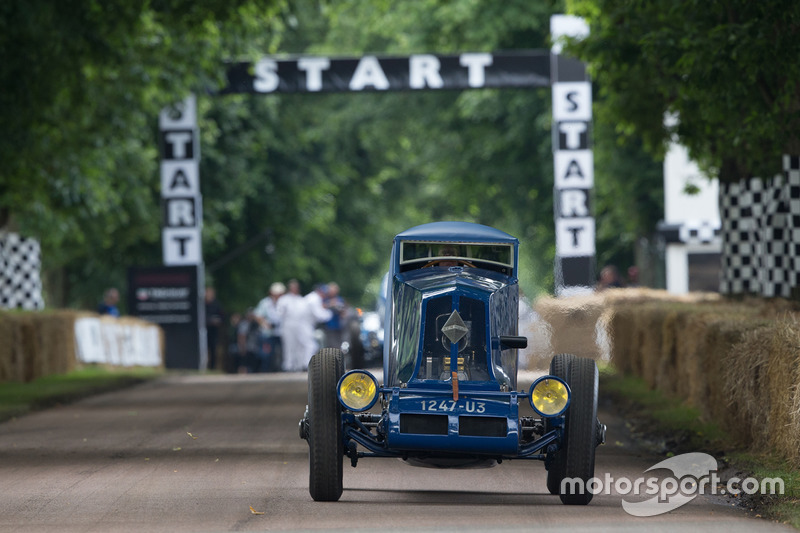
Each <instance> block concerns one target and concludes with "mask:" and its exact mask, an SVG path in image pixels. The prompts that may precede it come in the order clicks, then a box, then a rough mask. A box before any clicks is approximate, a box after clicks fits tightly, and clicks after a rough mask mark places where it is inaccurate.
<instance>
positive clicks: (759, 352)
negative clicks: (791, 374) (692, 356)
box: [724, 327, 774, 447]
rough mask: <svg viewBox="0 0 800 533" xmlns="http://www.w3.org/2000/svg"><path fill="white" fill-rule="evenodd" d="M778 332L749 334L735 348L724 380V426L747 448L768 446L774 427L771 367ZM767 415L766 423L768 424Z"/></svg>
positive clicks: (764, 329)
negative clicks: (772, 352)
mask: <svg viewBox="0 0 800 533" xmlns="http://www.w3.org/2000/svg"><path fill="white" fill-rule="evenodd" d="M773 334H774V328H771V327H760V328H757V329H754V330H751V331H747V332H745V333H744V334H743V335H742V338H741V340H740V341H739V342H738V343H736V344H735V345H733V346H732V347H731V350H730V352H729V354H728V357H727V361H726V365H725V369H724V380H725V383H726V387H727V401H728V403H727V405H728V411H727V417H726V420H725V421H724V426H725V427H726V428H727V429H729V430H731V431H730V433H731V434H732V435H735V436H736V437H738V438H739V439H740V443H741V444H744V445H748V446H749V445H755V446H758V447H761V446H764V445H766V444H767V441H768V438H769V432H768V431H767V428H768V427H769V425H770V422H769V413H765V411H768V410H769V404H770V398H769V394H770V386H769V376H768V371H767V370H768V366H769V360H770V344H771V337H772V335H773ZM765 414H766V420H765Z"/></svg>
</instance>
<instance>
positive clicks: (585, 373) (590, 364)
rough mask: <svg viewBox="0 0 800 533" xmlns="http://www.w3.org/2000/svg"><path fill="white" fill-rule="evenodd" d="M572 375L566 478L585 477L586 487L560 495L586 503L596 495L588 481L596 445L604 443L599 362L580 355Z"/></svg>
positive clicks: (565, 448) (573, 502)
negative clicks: (599, 410)
mask: <svg viewBox="0 0 800 533" xmlns="http://www.w3.org/2000/svg"><path fill="white" fill-rule="evenodd" d="M568 375H569V379H568V381H567V384H568V385H569V387H570V389H571V392H572V398H571V400H570V406H569V407H568V409H567V415H566V420H565V422H564V442H563V444H562V448H561V450H562V451H565V452H566V457H564V476H563V478H570V479H581V480H582V481H583V483H582V486H583V489H584V490H583V491H582V492H583V493H582V494H572V493H570V492H568V491H564V492H560V496H561V502H562V503H564V504H567V505H586V504H587V503H589V502H590V501H591V500H592V496H593V494H592V493H591V492H589V490H588V488H589V487H588V484H589V483H588V481H589V480H590V479H591V478H593V477H594V455H595V448H596V447H597V445H598V443H599V442H600V438H599V436H598V431H599V429H600V424H599V423H598V422H597V390H598V389H597V365H596V364H595V362H594V361H593V360H591V359H587V358H584V357H576V358H575V359H574V360H573V361H572V362H571V363H570V365H569V373H568ZM563 478H562V479H563ZM548 481H549V478H548ZM548 485H549V483H548ZM574 487H575V484H573V483H570V484H569V486H568V487H565V488H574ZM548 488H549V486H548ZM559 488H560V487H559Z"/></svg>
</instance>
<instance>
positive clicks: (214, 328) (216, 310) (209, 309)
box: [205, 287, 224, 370]
mask: <svg viewBox="0 0 800 533" xmlns="http://www.w3.org/2000/svg"><path fill="white" fill-rule="evenodd" d="M205 303H206V341H207V344H208V365H207V368H208V369H209V370H214V369H215V368H216V367H217V345H218V344H219V330H220V328H221V327H222V322H223V320H224V316H223V311H222V306H221V305H220V303H219V301H218V300H217V291H216V290H215V289H214V287H206V294H205Z"/></svg>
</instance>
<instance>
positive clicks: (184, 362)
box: [128, 265, 206, 370]
mask: <svg viewBox="0 0 800 533" xmlns="http://www.w3.org/2000/svg"><path fill="white" fill-rule="evenodd" d="M200 268H201V267H199V266H197V265H186V266H161V267H133V268H129V269H128V302H129V307H130V313H131V315H133V316H136V317H139V318H141V319H143V320H147V321H149V322H153V323H155V324H158V325H159V326H161V328H162V329H163V330H164V338H165V339H164V344H165V345H164V364H165V366H166V367H167V368H190V369H195V370H200V369H204V368H205V365H206V361H205V316H204V315H205V306H204V305H202V302H201V299H202V298H203V293H202V291H201V290H200V283H202V273H201V271H200Z"/></svg>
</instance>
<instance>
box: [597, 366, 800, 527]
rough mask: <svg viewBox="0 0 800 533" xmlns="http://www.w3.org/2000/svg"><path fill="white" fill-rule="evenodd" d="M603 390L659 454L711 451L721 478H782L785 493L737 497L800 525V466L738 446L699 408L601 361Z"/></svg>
mask: <svg viewBox="0 0 800 533" xmlns="http://www.w3.org/2000/svg"><path fill="white" fill-rule="evenodd" d="M600 391H601V395H602V396H603V397H604V398H605V399H606V400H610V401H612V402H613V403H614V405H615V407H616V408H617V409H619V410H620V411H621V412H622V414H623V416H625V419H626V421H627V422H628V426H629V428H630V429H631V432H632V433H633V435H634V436H635V437H636V438H637V440H639V441H640V442H641V443H642V444H644V445H645V446H646V447H648V448H650V449H651V450H653V451H655V452H657V453H660V454H663V455H666V456H672V455H676V454H679V453H686V452H698V451H700V452H706V453H709V454H710V455H712V456H714V458H716V459H717V460H718V461H719V462H720V463H721V464H720V470H721V472H720V475H721V476H722V477H725V474H726V473H727V474H728V475H729V476H734V475H735V476H737V477H740V478H743V477H750V476H752V477H755V478H757V479H759V480H762V479H765V478H781V479H782V480H783V482H784V494H783V495H776V496H771V495H753V496H749V497H746V498H738V499H737V500H736V501H735V503H737V504H738V505H739V506H741V507H744V508H746V509H748V510H750V511H751V512H753V513H754V514H755V515H756V516H760V517H764V518H769V519H772V520H776V521H779V522H782V523H785V524H788V525H791V526H793V527H794V528H795V529H798V530H800V471H798V470H797V469H796V468H793V467H792V465H790V464H789V463H788V462H787V461H785V460H783V459H782V458H780V457H777V456H776V455H774V454H769V453H766V452H764V451H763V450H758V451H755V450H750V449H747V448H745V447H743V446H740V445H737V444H736V443H735V439H733V438H731V437H730V436H729V435H727V434H726V433H725V431H723V430H722V428H720V427H719V426H718V425H717V424H715V423H712V422H706V421H703V420H701V418H700V412H699V411H698V410H697V409H695V408H693V407H691V406H689V405H687V404H686V403H685V402H684V401H682V400H680V399H678V398H674V397H671V396H667V395H665V394H663V393H661V392H660V391H657V390H651V389H650V388H649V387H648V386H647V384H646V383H645V382H644V380H642V379H639V378H635V377H631V376H623V375H621V374H619V373H618V372H617V371H616V370H615V369H614V368H613V367H612V366H610V365H602V366H600ZM723 470H724V472H722V471H723Z"/></svg>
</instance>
